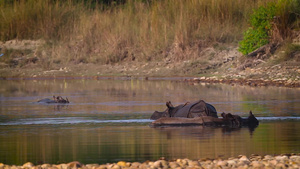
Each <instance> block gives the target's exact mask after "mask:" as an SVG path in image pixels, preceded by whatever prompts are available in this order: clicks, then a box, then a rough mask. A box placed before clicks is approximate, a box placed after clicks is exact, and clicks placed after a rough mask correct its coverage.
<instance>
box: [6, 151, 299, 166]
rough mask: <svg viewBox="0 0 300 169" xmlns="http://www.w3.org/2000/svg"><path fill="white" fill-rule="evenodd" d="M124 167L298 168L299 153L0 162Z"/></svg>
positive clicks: (27, 164)
mask: <svg viewBox="0 0 300 169" xmlns="http://www.w3.org/2000/svg"><path fill="white" fill-rule="evenodd" d="M125 168H145V169H146V168H151V169H156V168H162V169H164V168H166V169H167V168H176V169H181V168H222V169H225V168H237V169H244V168H245V169H252V168H253V169H259V168H300V154H292V155H291V154H289V155H280V156H271V155H266V156H259V155H251V156H250V157H247V156H245V155H240V156H238V157H231V158H228V159H224V160H223V159H201V160H190V159H176V160H172V161H167V160H165V159H160V160H157V161H146V162H143V163H140V162H126V161H119V162H117V163H113V164H100V165H99V164H86V165H85V164H82V163H80V162H78V161H73V162H70V163H68V164H58V165H54V164H42V165H34V164H33V163H31V162H27V163H25V164H23V165H22V166H16V165H6V164H3V163H1V162H0V169H125Z"/></svg>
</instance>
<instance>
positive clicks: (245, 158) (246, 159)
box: [240, 156, 250, 162]
mask: <svg viewBox="0 0 300 169" xmlns="http://www.w3.org/2000/svg"><path fill="white" fill-rule="evenodd" d="M240 160H241V161H248V162H250V160H249V159H248V158H247V157H246V156H242V157H241V158H240Z"/></svg>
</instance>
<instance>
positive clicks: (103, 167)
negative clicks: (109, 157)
mask: <svg viewBox="0 0 300 169" xmlns="http://www.w3.org/2000/svg"><path fill="white" fill-rule="evenodd" d="M97 169H107V166H106V165H105V164H103V165H99V167H97Z"/></svg>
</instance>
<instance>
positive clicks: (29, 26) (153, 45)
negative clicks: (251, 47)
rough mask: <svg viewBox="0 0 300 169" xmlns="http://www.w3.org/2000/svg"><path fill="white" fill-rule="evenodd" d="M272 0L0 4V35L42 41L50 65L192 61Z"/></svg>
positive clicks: (26, 0)
mask: <svg viewBox="0 0 300 169" xmlns="http://www.w3.org/2000/svg"><path fill="white" fill-rule="evenodd" d="M269 1H274V0H256V1H253V0H226V1H224V0H154V1H149V2H148V1H141V0H127V1H126V3H125V4H122V5H117V6H112V7H105V8H104V7H103V6H101V5H99V6H98V7H96V8H93V9H91V8H88V7H85V6H84V4H83V3H78V2H77V3H74V2H73V1H71V0H68V1H53V0H43V1H39V0H19V1H14V2H12V3H8V4H4V3H1V2H0V7H1V9H0V20H1V25H0V39H1V40H9V39H14V38H18V39H39V38H42V39H45V40H47V41H49V42H51V43H50V44H51V45H50V46H49V48H51V52H50V53H49V55H48V56H50V58H51V59H50V61H51V62H54V63H69V62H74V63H80V62H84V63H85V62H89V63H114V62H119V61H122V60H157V59H162V58H164V57H170V58H171V59H175V60H181V59H192V58H196V57H199V51H201V48H202V47H205V46H207V45H209V44H210V43H237V41H238V40H240V39H241V37H242V31H244V30H245V29H246V28H247V27H248V18H249V15H250V14H251V12H252V10H253V9H254V8H257V7H258V6H260V5H264V4H265V3H267V2H269Z"/></svg>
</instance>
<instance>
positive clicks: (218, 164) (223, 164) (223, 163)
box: [217, 161, 228, 167]
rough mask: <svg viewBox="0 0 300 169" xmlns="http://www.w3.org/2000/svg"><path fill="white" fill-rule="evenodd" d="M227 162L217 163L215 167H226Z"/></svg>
mask: <svg viewBox="0 0 300 169" xmlns="http://www.w3.org/2000/svg"><path fill="white" fill-rule="evenodd" d="M227 164H228V163H227V161H218V162H217V166H220V167H225V166H227Z"/></svg>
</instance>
